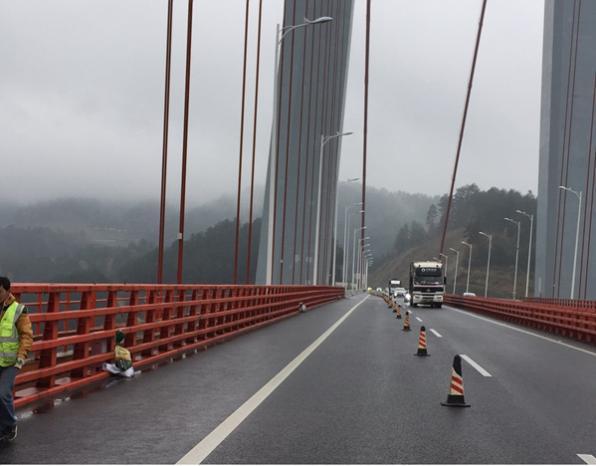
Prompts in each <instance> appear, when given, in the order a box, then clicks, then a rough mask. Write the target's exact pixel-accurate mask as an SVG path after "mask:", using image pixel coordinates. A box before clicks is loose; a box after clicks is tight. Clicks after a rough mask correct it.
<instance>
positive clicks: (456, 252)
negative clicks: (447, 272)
mask: <svg viewBox="0 0 596 466" xmlns="http://www.w3.org/2000/svg"><path fill="white" fill-rule="evenodd" d="M449 250H450V251H453V252H454V253H455V254H456V256H455V273H454V274H453V294H455V286H456V284H457V269H458V268H459V251H458V250H457V249H453V248H449Z"/></svg>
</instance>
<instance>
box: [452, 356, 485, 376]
mask: <svg viewBox="0 0 596 466" xmlns="http://www.w3.org/2000/svg"><path fill="white" fill-rule="evenodd" d="M460 356H461V358H462V359H463V360H464V361H466V362H467V363H468V364H469V365H470V366H472V367H473V368H474V369H476V370H477V371H478V372H480V374H481V375H483V376H484V377H492V375H490V374H489V373H488V372H487V371H486V370H485V369H484V367H482V366H481V365H480V364H478V363H477V362H476V361H474V360H473V359H472V358H471V357H470V356H466V355H465V354H460Z"/></svg>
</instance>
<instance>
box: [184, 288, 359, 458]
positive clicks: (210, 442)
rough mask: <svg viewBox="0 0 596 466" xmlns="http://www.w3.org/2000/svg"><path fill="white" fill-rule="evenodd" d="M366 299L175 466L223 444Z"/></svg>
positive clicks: (203, 454) (204, 455) (200, 456)
mask: <svg viewBox="0 0 596 466" xmlns="http://www.w3.org/2000/svg"><path fill="white" fill-rule="evenodd" d="M367 299H368V296H366V297H365V298H364V299H363V300H362V301H360V302H359V303H358V304H356V305H355V306H354V307H352V309H350V310H349V311H348V312H346V313H345V314H344V315H343V316H342V317H340V318H339V319H338V320H337V321H336V322H335V323H334V324H333V325H332V326H331V327H329V328H328V329H327V331H326V332H325V333H323V334H322V335H321V336H320V337H319V338H317V339H316V340H315V341H314V342H312V343H311V344H310V346H309V347H308V348H306V349H305V350H304V351H302V353H300V354H299V355H298V356H296V357H295V358H294V359H293V360H292V361H291V362H290V363H289V364H288V365H287V366H286V367H284V368H283V369H282V370H281V371H279V372H278V373H277V375H275V376H274V377H273V378H272V379H271V380H270V381H269V382H267V383H266V384H265V385H264V386H263V387H261V389H260V390H259V391H257V392H256V393H255V394H254V395H253V396H251V397H250V398H249V399H248V400H247V401H245V402H244V404H242V406H240V407H239V408H238V409H237V410H236V411H234V412H233V413H232V414H230V416H228V418H227V419H226V420H224V421H223V422H222V423H221V424H220V425H219V426H217V427H216V428H215V430H213V432H211V433H210V434H209V435H207V436H206V437H205V438H204V439H203V440H201V441H200V442H199V443H198V444H197V445H195V446H194V447H193V448H192V449H191V450H190V451H189V452H188V453H187V454H186V455H184V456H183V457H182V458H181V459H180V460H178V462H177V463H176V464H201V462H202V461H203V460H204V459H205V458H207V456H209V455H210V454H211V452H212V451H213V450H215V449H216V448H217V447H218V446H219V444H220V443H221V442H223V441H224V440H225V439H226V438H227V437H228V435H230V434H231V433H232V432H234V430H235V429H236V428H237V427H238V426H239V425H240V424H241V423H242V421H244V420H245V419H246V418H247V417H248V416H249V415H250V414H251V413H252V412H253V411H254V410H255V409H256V408H257V407H258V406H259V405H260V404H261V403H262V402H263V401H265V400H266V399H267V397H268V396H269V395H271V393H273V391H274V390H275V389H276V388H277V387H279V386H280V385H281V383H282V382H283V381H284V380H286V379H287V378H288V377H289V376H290V374H291V373H292V372H294V370H295V369H296V368H298V366H300V364H302V362H304V360H305V359H306V358H307V357H308V356H310V355H311V353H312V352H313V351H314V350H316V349H317V348H318V347H319V346H320V345H321V344H322V343H323V342H324V341H325V340H326V339H327V337H329V335H331V334H332V333H333V331H334V330H335V329H336V328H337V327H339V326H340V325H341V324H342V323H343V321H344V320H346V319H347V318H348V317H349V316H350V314H352V312H354V310H356V308H357V307H358V306H360V305H361V304H362V303H363V302H364V301H366V300H367Z"/></svg>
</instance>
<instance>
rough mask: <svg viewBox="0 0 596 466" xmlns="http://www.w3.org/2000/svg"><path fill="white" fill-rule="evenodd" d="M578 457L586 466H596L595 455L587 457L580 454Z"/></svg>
mask: <svg viewBox="0 0 596 466" xmlns="http://www.w3.org/2000/svg"><path fill="white" fill-rule="evenodd" d="M577 456H579V457H580V458H581V460H582V461H583V462H584V463H586V464H596V458H594V456H593V455H585V454H581V453H578V454H577Z"/></svg>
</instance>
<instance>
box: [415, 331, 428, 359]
mask: <svg viewBox="0 0 596 466" xmlns="http://www.w3.org/2000/svg"><path fill="white" fill-rule="evenodd" d="M414 356H430V354H428V352H427V351H426V328H425V327H424V325H423V326H422V327H420V336H419V337H418V352H417V353H416V354H415V355H414Z"/></svg>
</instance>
